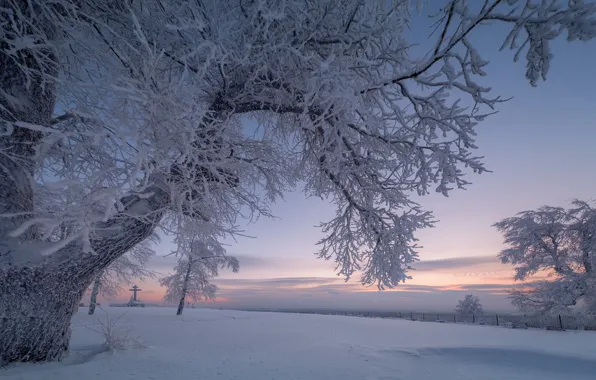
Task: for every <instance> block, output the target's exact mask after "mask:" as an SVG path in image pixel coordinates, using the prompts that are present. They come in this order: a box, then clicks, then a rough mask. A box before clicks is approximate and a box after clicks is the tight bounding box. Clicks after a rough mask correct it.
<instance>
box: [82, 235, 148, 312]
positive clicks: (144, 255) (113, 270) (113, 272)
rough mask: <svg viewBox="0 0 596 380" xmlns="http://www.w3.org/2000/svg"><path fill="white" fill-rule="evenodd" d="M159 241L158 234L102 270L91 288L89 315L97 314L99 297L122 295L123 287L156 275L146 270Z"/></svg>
mask: <svg viewBox="0 0 596 380" xmlns="http://www.w3.org/2000/svg"><path fill="white" fill-rule="evenodd" d="M158 241H159V237H158V236H157V235H156V234H153V235H152V236H150V237H149V238H148V239H147V240H143V241H142V242H140V243H139V244H137V245H135V246H134V247H133V248H132V249H131V250H130V251H128V252H127V253H125V254H124V255H122V256H120V257H119V258H118V259H116V260H115V261H114V262H113V263H112V264H110V266H108V267H107V268H106V269H104V270H102V271H101V272H100V273H99V275H97V277H95V279H94V280H93V283H92V284H91V286H90V301H89V315H93V313H95V306H96V304H97V296H98V295H99V294H101V295H102V296H104V297H113V296H115V295H117V294H119V293H120V291H121V290H122V286H124V285H128V284H130V283H131V282H132V281H133V280H134V279H139V280H141V281H143V280H144V279H145V278H153V277H155V275H154V274H153V273H152V272H150V271H148V270H147V269H145V267H146V265H147V263H148V261H149V259H150V258H151V257H152V256H154V255H155V250H154V249H153V246H154V245H155V244H156V243H157V242H158Z"/></svg>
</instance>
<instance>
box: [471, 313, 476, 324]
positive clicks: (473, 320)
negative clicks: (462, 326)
mask: <svg viewBox="0 0 596 380" xmlns="http://www.w3.org/2000/svg"><path fill="white" fill-rule="evenodd" d="M472 323H476V316H475V315H474V314H472Z"/></svg>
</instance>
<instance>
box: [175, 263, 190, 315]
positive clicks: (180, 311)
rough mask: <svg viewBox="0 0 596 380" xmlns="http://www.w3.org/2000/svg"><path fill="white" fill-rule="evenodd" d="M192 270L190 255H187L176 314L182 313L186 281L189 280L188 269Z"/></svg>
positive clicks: (186, 286)
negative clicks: (186, 266)
mask: <svg viewBox="0 0 596 380" xmlns="http://www.w3.org/2000/svg"><path fill="white" fill-rule="evenodd" d="M191 270H192V257H190V256H189V257H188V268H186V274H185V275H184V282H183V284H182V296H181V297H180V303H179V304H178V311H176V315H182V312H183V311H184V303H185V300H186V293H188V281H189V280H190V271H191Z"/></svg>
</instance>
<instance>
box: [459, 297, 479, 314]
mask: <svg viewBox="0 0 596 380" xmlns="http://www.w3.org/2000/svg"><path fill="white" fill-rule="evenodd" d="M455 313H456V314H457V315H461V316H463V317H472V316H474V315H482V314H484V310H482V304H481V303H480V297H478V296H475V295H473V294H468V295H467V296H466V297H465V298H464V299H463V300H461V301H459V302H458V304H457V306H456V307H455Z"/></svg>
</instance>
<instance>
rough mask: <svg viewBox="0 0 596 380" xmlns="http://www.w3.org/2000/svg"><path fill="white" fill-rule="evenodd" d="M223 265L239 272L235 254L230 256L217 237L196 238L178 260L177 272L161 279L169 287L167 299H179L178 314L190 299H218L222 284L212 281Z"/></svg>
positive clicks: (169, 300)
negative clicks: (217, 295)
mask: <svg viewBox="0 0 596 380" xmlns="http://www.w3.org/2000/svg"><path fill="white" fill-rule="evenodd" d="M220 268H222V269H223V268H229V269H231V270H232V271H233V272H238V269H239V263H238V260H237V259H236V258H235V257H231V256H227V255H226V252H225V250H224V249H223V247H222V246H221V245H220V244H219V242H217V241H216V240H215V239H201V240H192V241H191V242H190V244H189V245H188V246H187V247H184V251H183V252H182V255H181V256H180V258H179V260H178V264H177V265H176V267H175V268H174V273H173V274H171V275H169V276H166V277H164V278H162V279H160V280H159V283H160V285H161V286H164V287H166V294H165V296H164V299H165V300H166V301H167V302H172V303H178V310H177V311H176V315H182V312H183V311H184V306H185V304H186V302H187V300H191V301H195V302H200V301H203V300H213V299H215V296H216V293H217V291H218V287H217V286H216V285H215V284H212V283H211V281H212V280H213V279H214V278H215V277H217V275H218V274H219V269H220Z"/></svg>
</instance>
